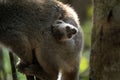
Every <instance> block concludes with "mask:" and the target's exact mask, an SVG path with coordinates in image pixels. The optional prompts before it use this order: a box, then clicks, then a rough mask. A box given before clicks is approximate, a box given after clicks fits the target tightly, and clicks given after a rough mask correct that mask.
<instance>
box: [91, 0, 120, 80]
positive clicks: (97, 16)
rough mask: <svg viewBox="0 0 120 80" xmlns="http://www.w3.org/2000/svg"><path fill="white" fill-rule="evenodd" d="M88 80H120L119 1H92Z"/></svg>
mask: <svg viewBox="0 0 120 80" xmlns="http://www.w3.org/2000/svg"><path fill="white" fill-rule="evenodd" d="M93 3H94V17H93V31H92V49H91V58H90V80H120V0H93Z"/></svg>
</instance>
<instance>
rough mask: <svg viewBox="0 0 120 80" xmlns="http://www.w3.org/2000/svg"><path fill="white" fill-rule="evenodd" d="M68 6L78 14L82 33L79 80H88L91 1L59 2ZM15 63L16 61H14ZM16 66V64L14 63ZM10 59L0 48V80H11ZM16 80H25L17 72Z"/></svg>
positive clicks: (64, 0)
mask: <svg viewBox="0 0 120 80" xmlns="http://www.w3.org/2000/svg"><path fill="white" fill-rule="evenodd" d="M60 1H62V2H64V3H67V4H70V5H71V6H72V7H73V8H74V9H75V10H76V12H77V13H78V15H79V18H80V24H81V26H82V28H83V32H84V41H85V44H84V49H83V52H82V57H81V61H80V80H89V78H88V76H89V57H90V47H91V28H92V15H93V13H92V12H93V7H92V2H91V0H60ZM15 60H16V61H15V62H17V61H18V59H17V58H16V59H15ZM15 64H16V63H15ZM11 74H12V72H11V66H10V58H9V55H8V51H7V50H6V49H2V50H1V48H0V80H12V75H11ZM17 77H18V80H26V79H25V78H26V77H25V75H23V74H21V73H19V72H17Z"/></svg>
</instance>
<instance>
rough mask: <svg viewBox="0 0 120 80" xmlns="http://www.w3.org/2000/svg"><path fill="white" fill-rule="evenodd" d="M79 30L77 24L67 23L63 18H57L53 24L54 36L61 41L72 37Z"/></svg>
mask: <svg viewBox="0 0 120 80" xmlns="http://www.w3.org/2000/svg"><path fill="white" fill-rule="evenodd" d="M77 32H78V29H77V28H76V27H75V26H73V25H71V24H69V23H66V22H64V21H63V20H56V21H55V23H54V24H53V25H52V33H53V36H54V37H55V38H56V39H57V40H60V41H66V40H69V39H71V38H72V37H73V36H74V35H75V34H76V33H77Z"/></svg>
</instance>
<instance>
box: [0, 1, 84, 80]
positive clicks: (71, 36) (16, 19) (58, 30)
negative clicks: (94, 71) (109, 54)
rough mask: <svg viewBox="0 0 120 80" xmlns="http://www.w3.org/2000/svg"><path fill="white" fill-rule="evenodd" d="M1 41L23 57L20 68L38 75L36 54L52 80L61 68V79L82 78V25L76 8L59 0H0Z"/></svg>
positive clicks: (76, 79)
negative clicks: (80, 72) (35, 63)
mask: <svg viewBox="0 0 120 80" xmlns="http://www.w3.org/2000/svg"><path fill="white" fill-rule="evenodd" d="M0 45H1V46H2V47H6V48H8V50H9V51H11V52H13V53H15V54H16V55H17V56H18V57H19V58H20V62H19V64H18V70H19V71H20V72H23V73H25V74H28V75H36V73H37V72H36V71H37V68H36V70H34V68H35V67H34V65H33V60H34V57H35V59H36V61H37V62H38V64H39V65H40V68H42V71H43V73H45V74H47V75H48V76H49V80H57V76H58V73H60V72H61V74H62V77H61V80H79V63H80V52H81V50H82V46H83V34H82V29H81V27H80V25H79V19H78V16H77V14H76V12H75V11H74V10H73V9H72V8H71V7H70V6H68V5H65V4H63V3H61V2H59V1H57V0H3V1H0ZM33 51H34V53H33ZM33 56H34V57H33ZM31 65H32V67H33V68H32V69H33V70H32V69H31V73H28V72H29V71H30V68H31ZM27 69H28V70H29V71H28V72H27ZM24 70H25V71H24ZM38 72H39V71H38ZM40 74H42V72H40ZM36 76H37V77H39V78H40V76H38V74H37V75H36Z"/></svg>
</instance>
